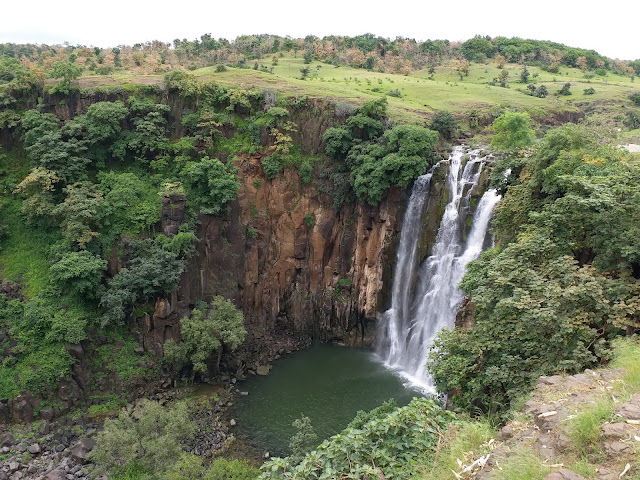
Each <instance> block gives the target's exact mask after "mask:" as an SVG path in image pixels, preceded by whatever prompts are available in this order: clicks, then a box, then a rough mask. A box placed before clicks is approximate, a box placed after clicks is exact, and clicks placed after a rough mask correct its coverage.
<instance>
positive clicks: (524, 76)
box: [520, 65, 531, 83]
mask: <svg viewBox="0 0 640 480" xmlns="http://www.w3.org/2000/svg"><path fill="white" fill-rule="evenodd" d="M530 75H531V74H530V73H529V70H528V69H527V66H526V65H525V66H524V67H523V68H522V72H520V81H521V82H522V83H528V82H529V76H530Z"/></svg>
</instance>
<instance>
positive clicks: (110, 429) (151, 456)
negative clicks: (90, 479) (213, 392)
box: [89, 400, 196, 476]
mask: <svg viewBox="0 0 640 480" xmlns="http://www.w3.org/2000/svg"><path fill="white" fill-rule="evenodd" d="M195 432H196V425H195V424H194V423H193V422H192V421H191V420H190V418H189V414H188V410H187V406H186V405H185V404H183V403H179V404H177V405H175V406H173V407H170V408H167V407H164V406H162V405H160V404H159V403H157V402H151V401H148V400H144V401H143V402H142V404H141V406H139V407H137V408H136V410H134V411H131V412H130V411H128V410H126V409H124V410H122V411H121V412H120V414H119V415H118V417H117V418H115V419H112V420H106V421H105V422H104V430H103V431H102V432H99V433H98V434H97V437H96V446H95V447H94V449H93V450H92V451H91V453H90V454H89V460H90V461H92V462H93V463H95V465H96V471H97V472H100V473H106V474H109V476H112V475H114V474H117V473H120V472H123V471H125V470H126V469H127V467H131V466H133V465H138V466H140V467H141V468H142V469H144V470H146V471H149V472H156V473H158V474H162V473H164V472H165V471H166V470H167V469H168V468H169V467H170V466H171V464H172V463H173V462H174V461H175V460H174V459H176V458H178V457H179V456H180V453H181V442H183V441H184V440H186V439H187V438H189V437H190V436H191V435H193V434H194V433H195Z"/></svg>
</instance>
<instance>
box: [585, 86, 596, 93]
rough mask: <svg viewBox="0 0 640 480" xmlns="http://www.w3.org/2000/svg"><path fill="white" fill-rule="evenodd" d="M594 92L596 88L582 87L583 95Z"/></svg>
mask: <svg viewBox="0 0 640 480" xmlns="http://www.w3.org/2000/svg"><path fill="white" fill-rule="evenodd" d="M594 93H596V89H595V88H593V87H589V88H585V89H584V94H585V95H593V94H594Z"/></svg>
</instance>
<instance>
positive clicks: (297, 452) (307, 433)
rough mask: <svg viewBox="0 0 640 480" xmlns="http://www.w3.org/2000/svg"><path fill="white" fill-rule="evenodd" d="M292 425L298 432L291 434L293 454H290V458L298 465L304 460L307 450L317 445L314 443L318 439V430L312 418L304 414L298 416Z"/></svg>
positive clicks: (290, 445)
mask: <svg viewBox="0 0 640 480" xmlns="http://www.w3.org/2000/svg"><path fill="white" fill-rule="evenodd" d="M291 426H292V427H293V428H295V430H296V433H294V434H293V435H292V436H291V440H290V442H289V450H290V451H291V454H290V455H289V457H288V460H289V461H290V462H291V463H292V464H294V465H297V464H298V463H300V462H301V461H302V459H303V458H304V455H305V454H306V453H307V451H309V450H311V449H312V448H313V447H314V446H315V445H314V443H315V442H316V440H317V439H318V435H316V432H315V430H314V428H313V426H312V425H311V419H310V418H309V417H305V416H304V415H302V416H300V418H296V419H295V420H294V421H293V423H292V424H291Z"/></svg>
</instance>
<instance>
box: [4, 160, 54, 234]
mask: <svg viewBox="0 0 640 480" xmlns="http://www.w3.org/2000/svg"><path fill="white" fill-rule="evenodd" d="M59 181H60V179H59V178H58V175H57V174H56V172H53V171H51V170H47V169H45V168H41V167H36V168H33V169H31V171H30V172H29V175H27V176H26V177H25V178H24V179H23V180H22V181H21V182H20V183H19V184H18V185H17V186H16V189H15V190H14V191H13V193H16V194H21V195H23V196H24V197H25V200H24V201H23V202H22V213H23V214H24V215H25V217H26V219H27V223H31V224H34V223H38V222H40V223H42V224H45V225H46V224H49V223H50V222H51V221H52V220H53V218H54V215H55V208H56V202H57V198H56V193H55V190H56V185H57V183H58V182H59Z"/></svg>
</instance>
